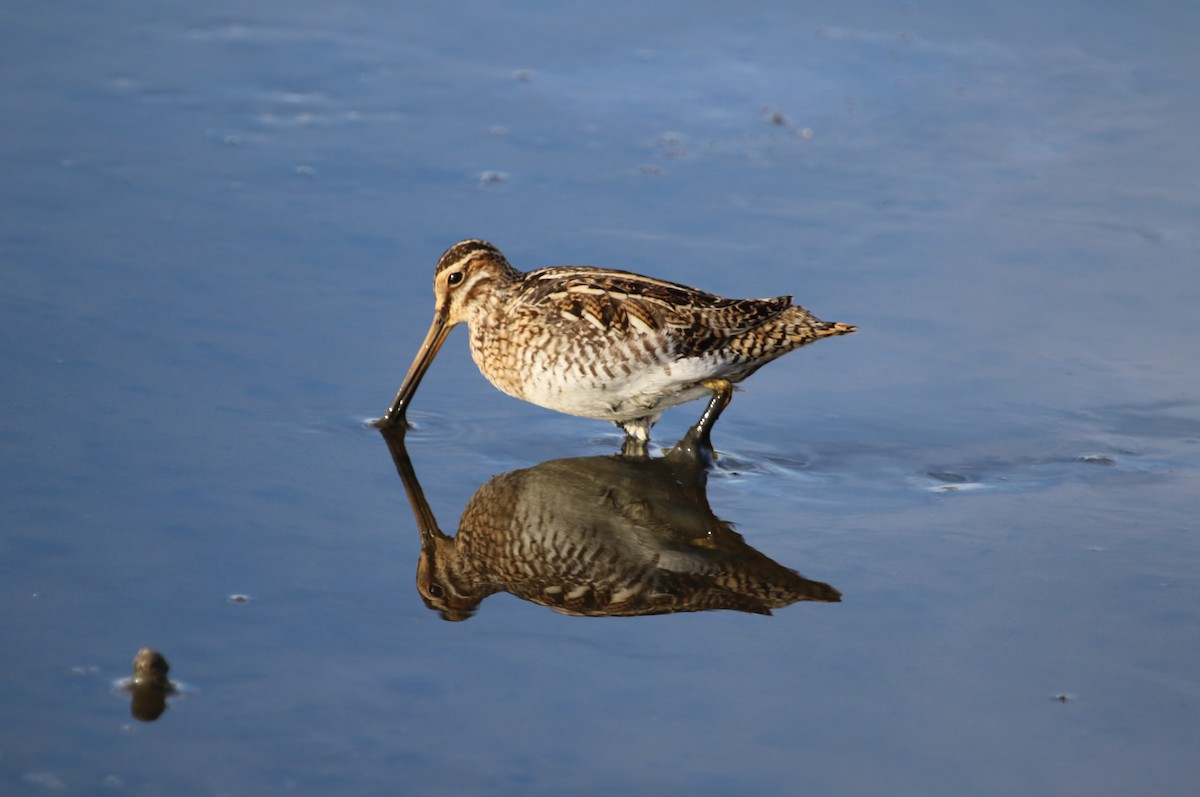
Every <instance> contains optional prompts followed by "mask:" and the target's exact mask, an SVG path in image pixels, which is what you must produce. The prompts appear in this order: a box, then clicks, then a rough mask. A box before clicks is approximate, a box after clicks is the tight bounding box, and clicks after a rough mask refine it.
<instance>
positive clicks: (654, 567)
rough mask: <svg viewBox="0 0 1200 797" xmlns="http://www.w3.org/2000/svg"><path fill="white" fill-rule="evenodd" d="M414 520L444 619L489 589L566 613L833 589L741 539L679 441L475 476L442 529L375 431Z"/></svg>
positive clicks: (750, 601) (822, 595)
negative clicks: (711, 502)
mask: <svg viewBox="0 0 1200 797" xmlns="http://www.w3.org/2000/svg"><path fill="white" fill-rule="evenodd" d="M385 437H386V438H387V439H388V443H389V447H390V448H391V450H392V455H393V458H394V460H395V462H396V467H397V469H398V470H399V471H400V475H401V477H402V478H403V479H404V483H405V488H406V489H407V491H408V496H409V500H410V501H411V502H412V505H413V511H414V513H415V514H416V517H417V524H418V527H419V529H420V532H421V559H420V562H419V564H418V568H417V587H418V589H419V590H420V592H421V595H422V597H423V598H424V599H425V602H426V604H427V605H428V606H429V607H430V608H433V609H438V610H440V611H441V612H442V616H443V617H444V618H446V619H448V620H465V619H466V618H468V617H470V616H471V614H472V613H473V612H474V611H475V609H476V607H477V606H478V605H479V603H480V602H481V601H482V600H483V599H484V598H486V597H487V596H488V595H491V594H493V593H496V592H501V591H503V592H509V593H512V594H513V595H516V596H517V597H519V598H523V599H525V600H528V601H532V602H534V603H539V604H542V605H544V606H549V607H550V608H552V609H554V610H556V611H559V612H562V613H564V614H575V615H590V616H599V615H643V614H666V613H669V612H686V611H701V610H706V609H737V610H739V611H745V612H755V613H759V614H770V613H771V611H770V610H771V609H773V608H778V607H781V606H787V605H788V604H791V603H794V602H796V601H801V600H812V601H827V602H830V601H838V600H840V599H841V593H839V592H838V591H837V590H836V589H834V588H833V587H831V586H829V585H828V584H824V583H821V582H819V581H810V580H809V579H806V578H804V577H802V576H800V575H799V574H798V573H796V572H795V571H793V570H790V569H788V568H786V567H783V566H782V565H780V564H778V563H776V562H774V561H773V560H771V559H769V558H767V557H766V556H764V555H763V554H761V553H759V552H758V551H756V550H755V549H753V548H751V547H750V546H749V545H747V544H746V542H745V540H744V539H743V538H742V536H741V535H740V534H738V533H737V532H735V531H734V530H733V529H732V528H731V526H730V524H729V523H727V522H725V521H722V520H719V519H717V518H716V517H715V516H714V515H713V513H712V510H711V509H710V508H709V506H708V499H707V497H706V495H705V482H706V462H705V461H704V459H703V458H702V457H701V456H699V455H698V454H697V452H696V449H695V448H694V447H691V446H688V445H684V444H681V445H680V446H677V447H676V449H674V450H673V451H672V452H671V453H670V454H668V455H667V456H666V457H662V458H658V459H647V458H645V457H626V456H602V457H580V458H575V459H559V460H551V461H549V462H544V463H542V464H541V465H537V466H535V467H532V468H527V469H524V470H517V471H512V472H511V473H505V474H503V475H501V476H497V477H495V478H494V479H492V480H491V481H489V482H488V483H487V484H485V485H483V486H482V487H480V488H479V490H478V491H477V492H476V493H475V496H474V497H473V498H472V499H471V501H470V503H468V504H467V508H466V509H465V510H464V511H463V514H462V519H461V520H460V521H459V530H458V534H457V535H456V536H454V537H448V536H446V535H445V534H443V533H442V532H441V531H440V530H439V529H438V527H437V521H436V520H435V519H434V517H433V513H432V512H431V511H430V509H429V505H428V503H427V502H426V501H425V497H424V494H423V493H422V491H421V487H420V484H419V483H418V482H417V480H416V475H415V473H414V472H413V469H412V464H411V462H410V461H409V459H408V454H407V452H406V451H405V449H404V443H403V431H402V430H391V431H385Z"/></svg>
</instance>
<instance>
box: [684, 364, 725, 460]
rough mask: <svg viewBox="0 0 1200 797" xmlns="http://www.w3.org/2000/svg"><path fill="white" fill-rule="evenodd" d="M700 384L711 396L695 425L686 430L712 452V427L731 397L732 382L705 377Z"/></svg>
mask: <svg viewBox="0 0 1200 797" xmlns="http://www.w3.org/2000/svg"><path fill="white" fill-rule="evenodd" d="M700 384H702V385H704V386H705V387H706V388H708V389H709V390H711V391H712V392H713V395H712V398H711V399H709V400H708V406H707V407H705V408H704V413H703V414H702V415H701V416H700V420H698V421H696V425H695V426H693V427H692V428H691V429H690V430H689V431H688V436H689V437H693V438H694V439H695V441H696V443H697V444H698V445H699V446H701V447H702V448H705V449H707V450H708V451H709V453H711V452H712V439H711V435H712V428H713V424H715V423H716V422H717V418H720V417H721V413H722V412H724V411H725V408H726V407H728V406H729V401H730V399H732V398H733V383H732V382H730V381H729V380H728V379H705V380H704V381H702V382H701V383H700Z"/></svg>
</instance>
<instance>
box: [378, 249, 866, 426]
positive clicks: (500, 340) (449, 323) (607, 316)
mask: <svg viewBox="0 0 1200 797" xmlns="http://www.w3.org/2000/svg"><path fill="white" fill-rule="evenodd" d="M434 294H435V297H436V302H435V304H436V310H435V313H434V319H433V323H432V324H431V326H430V329H429V333H428V334H427V335H426V338H425V342H424V343H423V344H422V346H421V349H420V351H419V352H418V354H417V356H416V359H415V360H414V361H413V364H412V366H411V367H410V368H409V371H408V374H407V376H406V377H405V379H404V382H403V384H402V385H401V386H400V390H399V391H398V392H397V393H396V397H395V399H394V400H393V402H392V405H391V407H390V408H389V409H388V412H387V414H386V415H385V416H384V417H383V419H382V420H381V421H380V425H381V426H384V427H387V426H392V425H396V424H399V423H403V421H404V414H405V412H406V410H407V407H408V403H409V401H410V400H411V399H412V396H413V394H414V393H415V392H416V389H417V385H418V384H419V383H420V381H421V377H422V376H423V375H424V373H425V371H426V369H427V368H428V367H429V364H430V363H431V362H432V361H433V358H434V356H435V355H436V354H437V351H438V349H439V348H440V347H441V345H442V343H443V341H444V340H445V338H446V335H447V334H448V333H449V331H450V329H451V328H452V327H454V326H455V325H456V324H459V323H466V324H467V325H468V327H469V328H470V346H471V355H472V357H473V358H474V359H475V363H476V365H478V366H479V370H480V371H481V372H482V373H483V375H484V376H485V377H487V379H488V380H489V381H490V382H491V383H492V384H493V385H495V386H496V387H497V388H499V389H500V390H502V391H503V392H505V393H507V394H509V395H510V396H515V397H517V398H520V399H524V400H525V401H529V402H532V403H534V404H537V405H539V406H542V407H548V408H550V409H554V410H558V411H559V412H564V413H567V414H570V415H580V416H583V417H587V418H599V419H603V420H608V421H612V422H613V423H615V424H616V425H617V426H620V427H622V428H623V429H624V430H625V432H626V433H627V434H628V435H629V436H631V437H633V438H635V439H637V440H642V441H644V440H646V439H648V438H649V430H650V426H651V425H652V424H654V422H655V421H657V420H658V418H659V416H660V415H661V414H662V412H663V410H665V409H667V408H669V407H673V406H675V405H677V404H682V403H684V402H686V401H691V400H693V399H697V398H700V397H702V396H705V395H710V394H711V395H712V400H711V401H710V404H709V406H708V409H707V410H706V411H705V414H704V416H703V418H702V419H701V423H700V432H701V437H702V439H703V440H704V441H707V436H708V432H709V431H710V430H711V427H712V424H713V423H715V421H716V419H717V417H718V416H719V415H720V413H721V411H722V410H723V409H724V407H725V405H726V404H728V402H729V398H730V396H731V394H732V390H733V388H732V385H733V384H734V383H736V382H740V381H741V380H743V379H745V378H746V377H748V376H750V375H751V374H752V373H754V372H755V371H757V370H758V369H759V368H761V367H762V366H763V365H765V364H766V363H768V362H770V361H771V360H774V359H776V358H778V357H781V356H783V355H784V354H786V353H788V352H789V351H792V350H793V349H797V348H799V347H801V346H804V345H806V344H808V343H811V342H813V341H814V340H817V339H819V338H823V337H828V336H831V335H845V334H847V333H850V332H853V331H854V330H855V327H853V326H851V325H850V324H837V323H829V322H825V321H821V320H820V319H818V318H816V317H815V316H813V315H812V314H811V313H809V312H808V311H807V310H805V309H804V308H802V307H798V306H794V305H793V304H792V300H791V297H790V296H780V297H778V298H774V299H725V298H722V297H720V296H716V295H714V294H711V293H705V292H703V291H698V290H696V289H694V288H689V287H687V286H685V285H679V284H676V283H673V282H665V281H663V280H658V279H653V278H651V277H643V276H641V275H638V274H633V273H630V272H627V271H616V270H612V269H601V268H591V267H583V266H579V267H576V266H556V267H551V268H543V269H538V270H536V271H530V272H528V273H522V272H519V271H517V270H516V269H514V268H513V267H512V266H511V265H509V263H508V261H507V260H506V259H505V258H504V255H502V254H501V253H500V250H498V249H496V247H494V246H492V245H491V244H489V243H487V242H485V241H479V240H469V241H462V242H461V243H458V244H455V245H454V246H452V247H450V249H448V250H446V252H445V253H444V254H443V255H442V257H441V259H440V260H439V261H438V265H437V269H436V271H435V273H434Z"/></svg>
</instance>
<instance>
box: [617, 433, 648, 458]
mask: <svg viewBox="0 0 1200 797" xmlns="http://www.w3.org/2000/svg"><path fill="white" fill-rule="evenodd" d="M621 456H623V457H629V458H630V459H646V457H647V456H648V453H647V450H646V441H645V440H641V439H639V438H636V437H633V436H632V435H625V439H624V440H623V441H622V442H621Z"/></svg>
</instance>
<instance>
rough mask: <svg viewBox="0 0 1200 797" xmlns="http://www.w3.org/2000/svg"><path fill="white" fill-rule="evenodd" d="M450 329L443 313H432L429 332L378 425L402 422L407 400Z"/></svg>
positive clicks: (389, 425)
mask: <svg viewBox="0 0 1200 797" xmlns="http://www.w3.org/2000/svg"><path fill="white" fill-rule="evenodd" d="M451 329H453V327H452V326H451V325H450V324H447V323H446V317H445V316H444V315H442V314H441V313H437V314H435V315H434V317H433V323H432V324H430V325H429V334H427V335H426V336H425V342H424V343H422V344H421V350H420V351H419V352H417V356H416V359H414V360H413V362H412V365H410V366H409V367H408V375H407V376H405V377H404V381H403V382H402V383H401V384H400V389H399V390H397V391H396V397H395V398H394V399H392V406H391V407H388V411H387V414H386V415H384V416H383V417H382V418H381V419H380V420H379V425H380V426H382V427H384V428H390V427H393V426H396V425H398V424H402V423H404V413H405V411H406V410H407V409H408V402H409V401H410V400H411V399H412V397H413V394H414V393H416V392H417V385H419V384H421V377H423V376H425V371H426V370H428V369H429V364H430V363H432V362H433V358H434V357H436V356H437V353H438V349H440V348H441V347H442V343H444V342H445V340H446V336H447V335H448V334H450V330H451Z"/></svg>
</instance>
